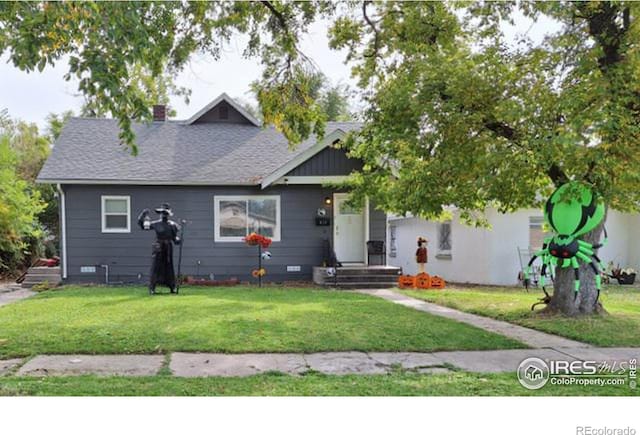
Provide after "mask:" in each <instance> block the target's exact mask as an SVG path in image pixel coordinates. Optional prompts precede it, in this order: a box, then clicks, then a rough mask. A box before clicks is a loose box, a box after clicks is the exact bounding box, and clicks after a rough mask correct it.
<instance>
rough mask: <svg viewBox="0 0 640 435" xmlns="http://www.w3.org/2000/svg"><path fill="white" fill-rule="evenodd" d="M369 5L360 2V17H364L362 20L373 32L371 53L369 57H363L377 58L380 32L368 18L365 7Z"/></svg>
mask: <svg viewBox="0 0 640 435" xmlns="http://www.w3.org/2000/svg"><path fill="white" fill-rule="evenodd" d="M370 3H371V1H364V2H362V16H363V17H364V20H365V21H366V22H367V24H368V25H369V27H371V30H373V53H372V54H369V55H368V54H366V53H365V54H364V56H365V57H374V58H376V57H378V52H379V51H380V38H379V36H380V31H379V30H378V28H377V27H376V25H375V24H374V22H373V21H371V18H369V16H368V15H367V6H369V4H370Z"/></svg>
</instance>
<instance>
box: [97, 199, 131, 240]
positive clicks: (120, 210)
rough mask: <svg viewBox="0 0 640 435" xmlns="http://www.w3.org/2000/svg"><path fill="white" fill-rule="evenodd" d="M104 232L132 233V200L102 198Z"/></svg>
mask: <svg viewBox="0 0 640 435" xmlns="http://www.w3.org/2000/svg"><path fill="white" fill-rule="evenodd" d="M102 232H103V233H130V232H131V198H130V197H129V196H102Z"/></svg>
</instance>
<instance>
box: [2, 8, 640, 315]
mask: <svg viewBox="0 0 640 435" xmlns="http://www.w3.org/2000/svg"><path fill="white" fill-rule="evenodd" d="M516 13H517V14H520V15H522V16H524V17H525V18H527V19H532V20H537V19H542V18H544V19H547V20H552V21H553V22H554V23H556V25H557V27H558V29H559V30H557V31H550V32H549V33H548V34H547V35H546V37H545V38H544V40H543V41H542V42H534V41H531V40H528V39H527V38H523V40H522V41H519V42H518V43H517V44H512V43H510V42H509V41H507V39H506V38H505V37H504V35H503V34H502V32H501V29H502V25H503V23H505V22H510V21H512V17H513V16H514V14H516ZM639 13H640V5H638V4H636V3H633V2H575V3H574V2H544V3H543V2H539V3H538V2H518V3H498V2H496V3H493V2H486V3H485V2H468V3H467V2H465V3H456V2H451V3H448V2H443V3H437V2H406V3H404V2H371V1H363V2H348V3H341V4H334V3H331V2H324V1H314V2H271V1H262V2H249V3H244V2H238V3H204V2H203V3H200V2H198V3H195V2H194V3H189V2H171V3H138V2H136V3H89V2H84V3H62V4H59V3H9V4H7V3H4V4H1V5H0V30H1V33H0V52H1V53H4V52H9V55H10V58H11V60H12V61H13V63H14V64H15V65H16V66H17V67H19V68H22V69H25V70H33V69H35V68H43V67H44V66H45V65H46V64H47V63H54V62H56V61H58V60H59V59H60V58H61V57H62V56H63V55H68V56H69V59H70V72H69V73H70V75H74V76H76V77H77V78H78V79H79V83H80V90H81V91H82V92H83V93H84V94H85V95H87V96H88V97H89V98H90V99H93V100H96V101H98V102H99V103H100V104H102V105H104V107H106V108H107V109H108V110H109V111H110V112H111V113H113V114H114V116H116V117H117V118H118V119H119V121H120V125H121V127H122V140H123V142H124V143H126V144H128V145H130V146H131V147H132V149H133V151H134V152H135V138H134V136H133V134H132V132H131V130H130V119H131V118H145V117H147V118H148V117H150V112H149V107H150V102H149V101H146V100H145V98H144V97H143V96H142V93H140V92H137V88H136V87H137V86H138V85H137V84H136V83H135V82H134V81H130V80H129V78H128V71H129V70H130V69H131V68H132V66H133V65H140V66H141V67H143V68H145V69H146V70H148V71H150V72H151V74H152V75H160V74H162V73H163V72H166V71H169V72H171V71H179V70H180V69H181V68H183V67H184V65H185V64H186V62H187V61H188V59H189V57H190V56H191V55H192V54H193V53H195V52H204V53H208V54H209V55H211V56H213V57H215V58H217V57H218V55H219V52H220V47H221V44H222V43H224V41H227V40H229V38H230V37H231V36H232V35H233V34H234V33H237V32H239V33H244V34H247V35H249V42H248V44H247V46H246V49H245V55H247V56H254V57H257V58H259V59H261V62H262V65H263V66H264V73H263V77H262V79H261V81H260V83H259V86H258V92H257V94H258V99H259V101H260V106H261V109H262V111H263V114H264V121H265V122H266V123H273V124H275V125H276V127H278V128H279V129H280V130H281V131H282V132H283V133H284V134H285V135H286V136H287V138H288V139H289V140H290V142H291V143H293V144H295V143H297V142H299V141H300V140H302V139H304V138H306V137H308V136H309V135H310V134H314V133H315V134H318V135H322V133H323V130H324V121H325V116H324V114H323V111H322V110H321V109H320V106H319V104H318V102H317V101H314V99H313V97H312V89H313V75H314V73H315V70H314V66H313V62H312V61H310V60H309V59H308V58H307V57H306V56H305V55H304V54H303V53H301V52H300V51H299V50H298V48H297V45H298V41H299V39H300V38H301V36H302V35H303V34H304V33H305V32H306V30H307V29H308V27H309V25H310V24H311V23H312V22H313V21H314V20H317V19H318V18H330V19H331V20H332V21H331V22H332V24H331V28H330V35H331V45H332V47H334V48H346V49H347V50H348V53H349V54H348V57H347V60H348V61H349V62H350V63H351V64H352V65H353V73H354V75H355V77H356V78H357V79H358V82H359V86H360V89H361V97H362V99H363V100H364V103H365V107H366V110H365V113H364V128H363V130H362V131H361V132H360V133H359V134H358V135H357V136H354V137H352V138H351V140H350V141H349V142H348V143H347V144H346V145H347V147H348V148H349V149H350V151H351V152H352V154H353V155H355V156H356V157H360V158H362V159H363V160H364V161H365V166H364V169H363V171H362V172H361V173H360V174H358V175H357V176H355V177H354V178H353V180H352V181H351V186H352V187H353V188H354V189H355V192H356V193H357V194H358V195H360V196H362V195H365V194H366V195H369V196H371V197H373V198H374V199H375V200H376V203H377V204H379V205H381V206H382V207H384V208H385V209H386V210H388V211H395V212H399V213H402V212H412V213H414V214H416V215H421V216H425V217H433V216H438V215H440V214H441V212H442V209H443V206H445V205H454V206H456V207H458V209H460V210H461V211H462V213H463V216H466V217H471V216H474V215H475V213H476V212H479V213H481V212H482V211H483V210H484V209H485V208H486V207H489V206H495V207H497V208H498V209H499V210H502V211H510V210H515V209H517V208H521V207H529V206H532V205H536V204H538V203H539V202H540V200H542V199H544V197H546V195H547V194H548V193H550V192H551V191H552V189H553V186H554V184H555V185H558V184H562V183H563V182H565V181H567V180H577V181H582V182H585V183H586V184H588V185H589V186H591V188H592V189H593V191H594V192H595V193H597V194H599V195H601V196H602V197H603V198H604V199H605V201H606V203H607V205H608V206H610V207H613V208H616V209H619V210H626V211H630V210H637V209H638V208H639V204H640V189H639V188H638V187H639V186H640V165H639V163H640V152H639V151H640V145H639V144H640V141H639V140H640V131H639V123H638V120H639V116H640V55H639V53H638V50H639V46H638V44H639V40H640V29H639V26H638V20H637V16H638V14H639ZM598 231H599V229H597V230H596V231H595V232H594V234H593V235H591V236H589V235H588V236H587V237H593V238H597V237H598V236H599V232H598ZM584 272H585V274H586V275H588V274H589V273H590V272H589V271H584ZM559 278H562V277H559ZM558 281H559V282H562V279H559V280H558ZM564 287H565V285H564V284H559V285H556V290H557V291H558V290H562V289H563V288H564ZM566 287H567V288H568V289H569V290H568V291H569V292H570V287H571V285H570V282H569V285H567V286H566ZM559 294H562V292H560V293H559ZM585 294H587V295H588V294H589V292H585ZM584 301H586V302H584V304H583V301H581V302H580V303H579V311H580V312H589V311H590V310H592V308H593V307H588V305H589V298H588V297H585V299H584ZM565 308H566V307H565ZM565 308H563V311H564V312H571V309H569V308H566V309H565ZM574 311H575V310H574Z"/></svg>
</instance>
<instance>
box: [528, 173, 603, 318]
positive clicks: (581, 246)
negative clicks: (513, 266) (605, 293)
mask: <svg viewBox="0 0 640 435" xmlns="http://www.w3.org/2000/svg"><path fill="white" fill-rule="evenodd" d="M604 215H605V206H604V202H603V201H602V199H601V198H599V197H597V196H596V194H595V193H594V192H593V191H592V190H591V189H590V188H589V187H587V186H586V185H584V184H581V183H578V182H569V183H566V184H563V185H562V186H560V187H558V188H557V189H556V190H555V192H553V194H551V196H550V197H549V199H548V200H547V203H546V205H545V208H544V218H545V221H546V222H547V224H548V225H549V227H550V228H551V229H552V230H553V233H554V234H553V235H552V236H551V237H547V238H545V239H544V243H543V245H542V249H541V250H540V251H538V252H536V253H535V254H534V255H533V257H531V261H529V264H528V265H527V268H526V269H525V282H528V279H529V275H530V274H531V266H532V265H533V263H534V262H535V260H536V259H537V258H538V257H540V259H541V260H542V269H541V270H540V286H541V287H542V291H543V292H544V294H545V297H544V298H543V299H541V301H542V302H539V303H548V302H549V301H550V300H551V296H549V293H547V290H546V289H545V278H546V276H547V270H549V271H551V267H554V268H558V267H572V268H573V271H574V274H575V279H574V295H573V300H574V301H575V300H576V298H577V297H578V292H579V291H580V269H579V268H580V262H582V263H584V264H588V265H589V266H591V268H592V269H593V271H594V273H595V274H596V288H597V289H598V295H597V296H596V303H597V302H598V298H599V297H600V289H601V287H602V282H601V281H602V278H601V276H600V267H601V266H602V267H604V265H602V261H601V260H600V259H599V258H598V256H597V255H596V253H595V250H596V249H598V248H601V247H602V246H604V245H605V243H606V242H607V230H606V229H605V230H604V240H603V241H602V243H597V244H591V243H588V242H585V241H584V240H581V239H579V237H580V236H582V235H584V234H586V233H588V232H589V231H591V230H593V229H594V228H596V227H597V226H598V225H599V224H600V223H601V222H602V220H603V219H604ZM535 305H538V304H534V306H532V307H531V309H533V308H534V307H535Z"/></svg>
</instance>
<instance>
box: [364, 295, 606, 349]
mask: <svg viewBox="0 0 640 435" xmlns="http://www.w3.org/2000/svg"><path fill="white" fill-rule="evenodd" d="M357 292H358V293H364V294H367V295H371V296H377V297H380V298H382V299H385V300H388V301H391V302H393V303H396V304H399V305H404V306H405V307H409V308H413V309H416V310H418V311H424V312H425V313H429V314H434V315H436V316H441V317H446V318H448V319H452V320H456V321H458V322H462V323H466V324H468V325H471V326H475V327H476V328H480V329H484V330H485V331H489V332H494V333H496V334H500V335H504V336H505V337H509V338H513V339H514V340H518V341H519V342H521V343H524V344H526V345H527V346H529V347H532V348H534V349H543V348H553V349H560V348H567V349H570V348H573V349H575V348H590V347H593V346H591V345H590V344H586V343H581V342H579V341H575V340H570V339H568V338H564V337H558V336H557V335H552V334H547V333H546V332H540V331H536V330H535V329H530V328H525V327H524V326H518V325H514V324H512V323H508V322H503V321H501V320H495V319H490V318H488V317H483V316H478V315H476V314H470V313H465V312H464V311H459V310H454V309H453V308H447V307H443V306H441V305H437V304H432V303H430V302H425V301H422V300H419V299H415V298H412V297H409V296H406V295H403V294H400V293H398V292H395V291H393V290H388V289H379V290H357Z"/></svg>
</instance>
